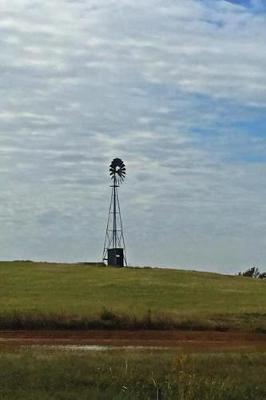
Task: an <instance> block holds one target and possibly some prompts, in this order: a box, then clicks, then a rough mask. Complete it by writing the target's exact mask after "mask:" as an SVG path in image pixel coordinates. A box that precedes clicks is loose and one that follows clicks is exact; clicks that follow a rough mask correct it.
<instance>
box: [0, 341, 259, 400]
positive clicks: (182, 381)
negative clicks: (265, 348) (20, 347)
mask: <svg viewBox="0 0 266 400" xmlns="http://www.w3.org/2000/svg"><path fill="white" fill-rule="evenodd" d="M265 376H266V353H262V354H258V353H257V354H248V353H246V354H237V353H235V354H233V353H229V354H228V353H227V354H223V353H220V354H219V353H217V354H208V353H207V354H181V353H175V352H173V351H171V352H169V351H168V352H167V351H156V352H155V351H153V352H150V351H145V352H144V351H136V350H135V351H134V352H133V351H125V350H124V351H119V352H118V351H115V350H111V351H106V352H99V351H98V352H91V351H90V352H86V353H84V352H81V351H76V352H72V353H71V352H62V351H59V350H46V351H45V352H44V351H43V350H40V349H37V350H28V351H18V352H16V353H14V352H13V353H11V352H2V353H1V354H0V398H1V399H2V400H15V399H19V400H36V399H38V400H48V399H49V400H55V399H56V400H59V399H60V400H64V399H66V400H72V399H73V400H74V399H75V400H76V399H79V400H83V399H84V400H85V399H86V400H87V399H90V400H96V399H97V400H122V399H123V400H138V399H139V400H143V399H145V400H149V399H150V400H155V399H161V400H172V399H174V400H199V399H200V400H253V399H254V400H265V398H266V382H265Z"/></svg>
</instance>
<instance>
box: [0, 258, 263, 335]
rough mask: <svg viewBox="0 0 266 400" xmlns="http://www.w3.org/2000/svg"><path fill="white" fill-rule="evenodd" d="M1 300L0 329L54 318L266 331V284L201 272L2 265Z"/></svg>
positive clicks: (108, 323) (87, 324) (87, 322)
mask: <svg viewBox="0 0 266 400" xmlns="http://www.w3.org/2000/svg"><path fill="white" fill-rule="evenodd" d="M0 305H1V309H0V327H1V328H12V327H16V323H17V325H18V327H31V326H32V327H34V320H36V321H37V319H38V320H39V322H38V323H36V327H38V324H39V326H41V325H42V324H43V325H45V324H46V325H47V326H46V327H49V324H50V325H51V326H52V322H51V321H52V320H53V319H54V320H56V319H57V320H58V321H59V322H58V324H57V326H58V327H60V323H61V325H62V327H71V324H72V325H73V327H76V328H82V327H83V326H84V327H90V323H91V324H92V325H91V326H94V325H93V323H94V324H95V326H96V327H101V326H103V327H104V326H109V327H112V323H113V325H115V327H123V326H128V325H130V324H133V325H134V324H136V325H138V324H139V326H140V327H141V324H142V325H143V327H151V328H152V327H155V328H156V324H157V325H158V327H161V328H163V327H164V324H165V326H166V327H171V326H175V327H180V328H191V329H230V328H234V329H245V330H258V331H266V281H262V280H254V279H251V278H244V277H239V276H223V275H219V274H214V273H205V272H192V271H184V270H169V269H148V268H123V269H116V268H110V267H103V266H88V265H74V264H73V265H69V264H48V263H33V262H1V263H0ZM27 321H30V323H31V325H29V326H27ZM49 321H50V322H49ZM60 321H61V322H60ZM66 321H69V324H68V325H67V322H66ZM97 321H98V325H99V326H98V325H97ZM123 321H124V322H123ZM23 323H24V325H23ZM64 323H65V325H64ZM123 323H124V325H123ZM12 324H13V325H12ZM75 324H76V325H75ZM145 324H146V326H145ZM160 324H161V325H160ZM63 325H64V326H63ZM74 325H75V326H74ZM130 326H131V325H130Z"/></svg>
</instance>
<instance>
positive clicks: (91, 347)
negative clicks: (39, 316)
mask: <svg viewBox="0 0 266 400" xmlns="http://www.w3.org/2000/svg"><path fill="white" fill-rule="evenodd" d="M25 347H27V348H28V349H29V348H30V349H37V348H41V349H45V350H62V351H84V352H87V351H88V352H89V351H110V350H112V351H114V350H117V351H121V350H127V351H135V350H138V351H140V350H142V351H146V350H168V349H170V347H161V346H112V345H109V346H102V345H41V346H40V345H37V344H36V345H30V346H25ZM171 349H173V347H171Z"/></svg>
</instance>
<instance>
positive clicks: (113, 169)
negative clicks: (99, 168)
mask: <svg viewBox="0 0 266 400" xmlns="http://www.w3.org/2000/svg"><path fill="white" fill-rule="evenodd" d="M109 171H110V176H111V179H113V180H115V179H117V181H118V182H120V183H121V182H123V181H124V179H125V176H126V166H125V164H124V162H123V161H122V160H121V158H114V159H113V161H112V162H111V164H110V167H109Z"/></svg>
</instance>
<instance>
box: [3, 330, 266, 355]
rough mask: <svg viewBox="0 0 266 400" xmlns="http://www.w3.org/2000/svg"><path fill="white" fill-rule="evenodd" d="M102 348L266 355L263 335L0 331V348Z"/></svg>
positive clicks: (176, 332) (186, 332) (265, 339)
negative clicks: (142, 348)
mask: <svg viewBox="0 0 266 400" xmlns="http://www.w3.org/2000/svg"><path fill="white" fill-rule="evenodd" d="M21 345H23V346H25V345H29V346H31V345H78V346H82V345H102V346H106V345H108V346H118V347H120V346H143V347H151V346H155V347H159V348H160V347H161V348H164V347H173V348H174V347H175V348H181V349H184V350H188V351H189V350H192V351H219V350H220V351H226V350H228V351H232V350H235V351H238V350H239V351H240V350H243V349H244V350H247V351H266V335H265V334H255V333H241V332H210V331H206V332H202V331H200V332H197V331H147V330H146V331H145V330H137V331H124V330H123V331H103V330H102V331H100V330H96V331H94V330H92V331H85V332H84V331H0V346H1V347H3V346H4V347H6V346H8V347H13V346H15V347H17V346H21Z"/></svg>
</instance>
